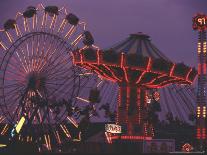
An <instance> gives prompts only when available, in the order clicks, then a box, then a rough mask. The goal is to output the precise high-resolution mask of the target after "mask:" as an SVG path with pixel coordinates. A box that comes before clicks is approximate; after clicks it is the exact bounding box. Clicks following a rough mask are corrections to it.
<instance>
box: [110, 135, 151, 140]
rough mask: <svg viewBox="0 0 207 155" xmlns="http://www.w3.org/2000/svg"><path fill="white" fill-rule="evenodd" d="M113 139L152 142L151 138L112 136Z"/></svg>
mask: <svg viewBox="0 0 207 155" xmlns="http://www.w3.org/2000/svg"><path fill="white" fill-rule="evenodd" d="M111 138H112V139H123V140H152V137H150V136H112V137H111Z"/></svg>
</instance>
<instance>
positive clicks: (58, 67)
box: [44, 60, 74, 74]
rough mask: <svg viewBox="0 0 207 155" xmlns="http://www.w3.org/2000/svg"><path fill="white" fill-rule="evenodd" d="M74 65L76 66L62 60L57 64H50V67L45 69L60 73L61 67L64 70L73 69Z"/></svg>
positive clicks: (51, 72)
mask: <svg viewBox="0 0 207 155" xmlns="http://www.w3.org/2000/svg"><path fill="white" fill-rule="evenodd" d="M63 61H65V60H63ZM73 67H74V66H73V65H69V64H64V63H62V62H57V64H56V65H52V64H50V65H49V67H47V68H46V69H44V72H48V73H49V74H53V73H54V72H56V74H59V72H60V71H61V68H62V70H63V69H65V70H68V71H70V70H71V69H72V70H73Z"/></svg>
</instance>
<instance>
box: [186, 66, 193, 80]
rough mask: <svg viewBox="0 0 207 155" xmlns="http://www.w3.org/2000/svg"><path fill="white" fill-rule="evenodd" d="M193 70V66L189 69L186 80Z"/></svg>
mask: <svg viewBox="0 0 207 155" xmlns="http://www.w3.org/2000/svg"><path fill="white" fill-rule="evenodd" d="M192 70H193V69H192V68H190V69H189V71H188V74H187V75H186V78H185V79H186V81H187V80H188V77H189V75H190V73H191V72H192Z"/></svg>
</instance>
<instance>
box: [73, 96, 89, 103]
mask: <svg viewBox="0 0 207 155" xmlns="http://www.w3.org/2000/svg"><path fill="white" fill-rule="evenodd" d="M76 98H77V99H79V100H81V101H83V102H86V103H90V101H89V100H86V99H84V98H81V97H76Z"/></svg>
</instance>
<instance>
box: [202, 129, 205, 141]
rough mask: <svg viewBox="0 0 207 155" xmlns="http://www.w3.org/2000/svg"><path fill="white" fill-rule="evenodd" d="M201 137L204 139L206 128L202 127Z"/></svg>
mask: <svg viewBox="0 0 207 155" xmlns="http://www.w3.org/2000/svg"><path fill="white" fill-rule="evenodd" d="M202 139H206V128H203V129H202Z"/></svg>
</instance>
